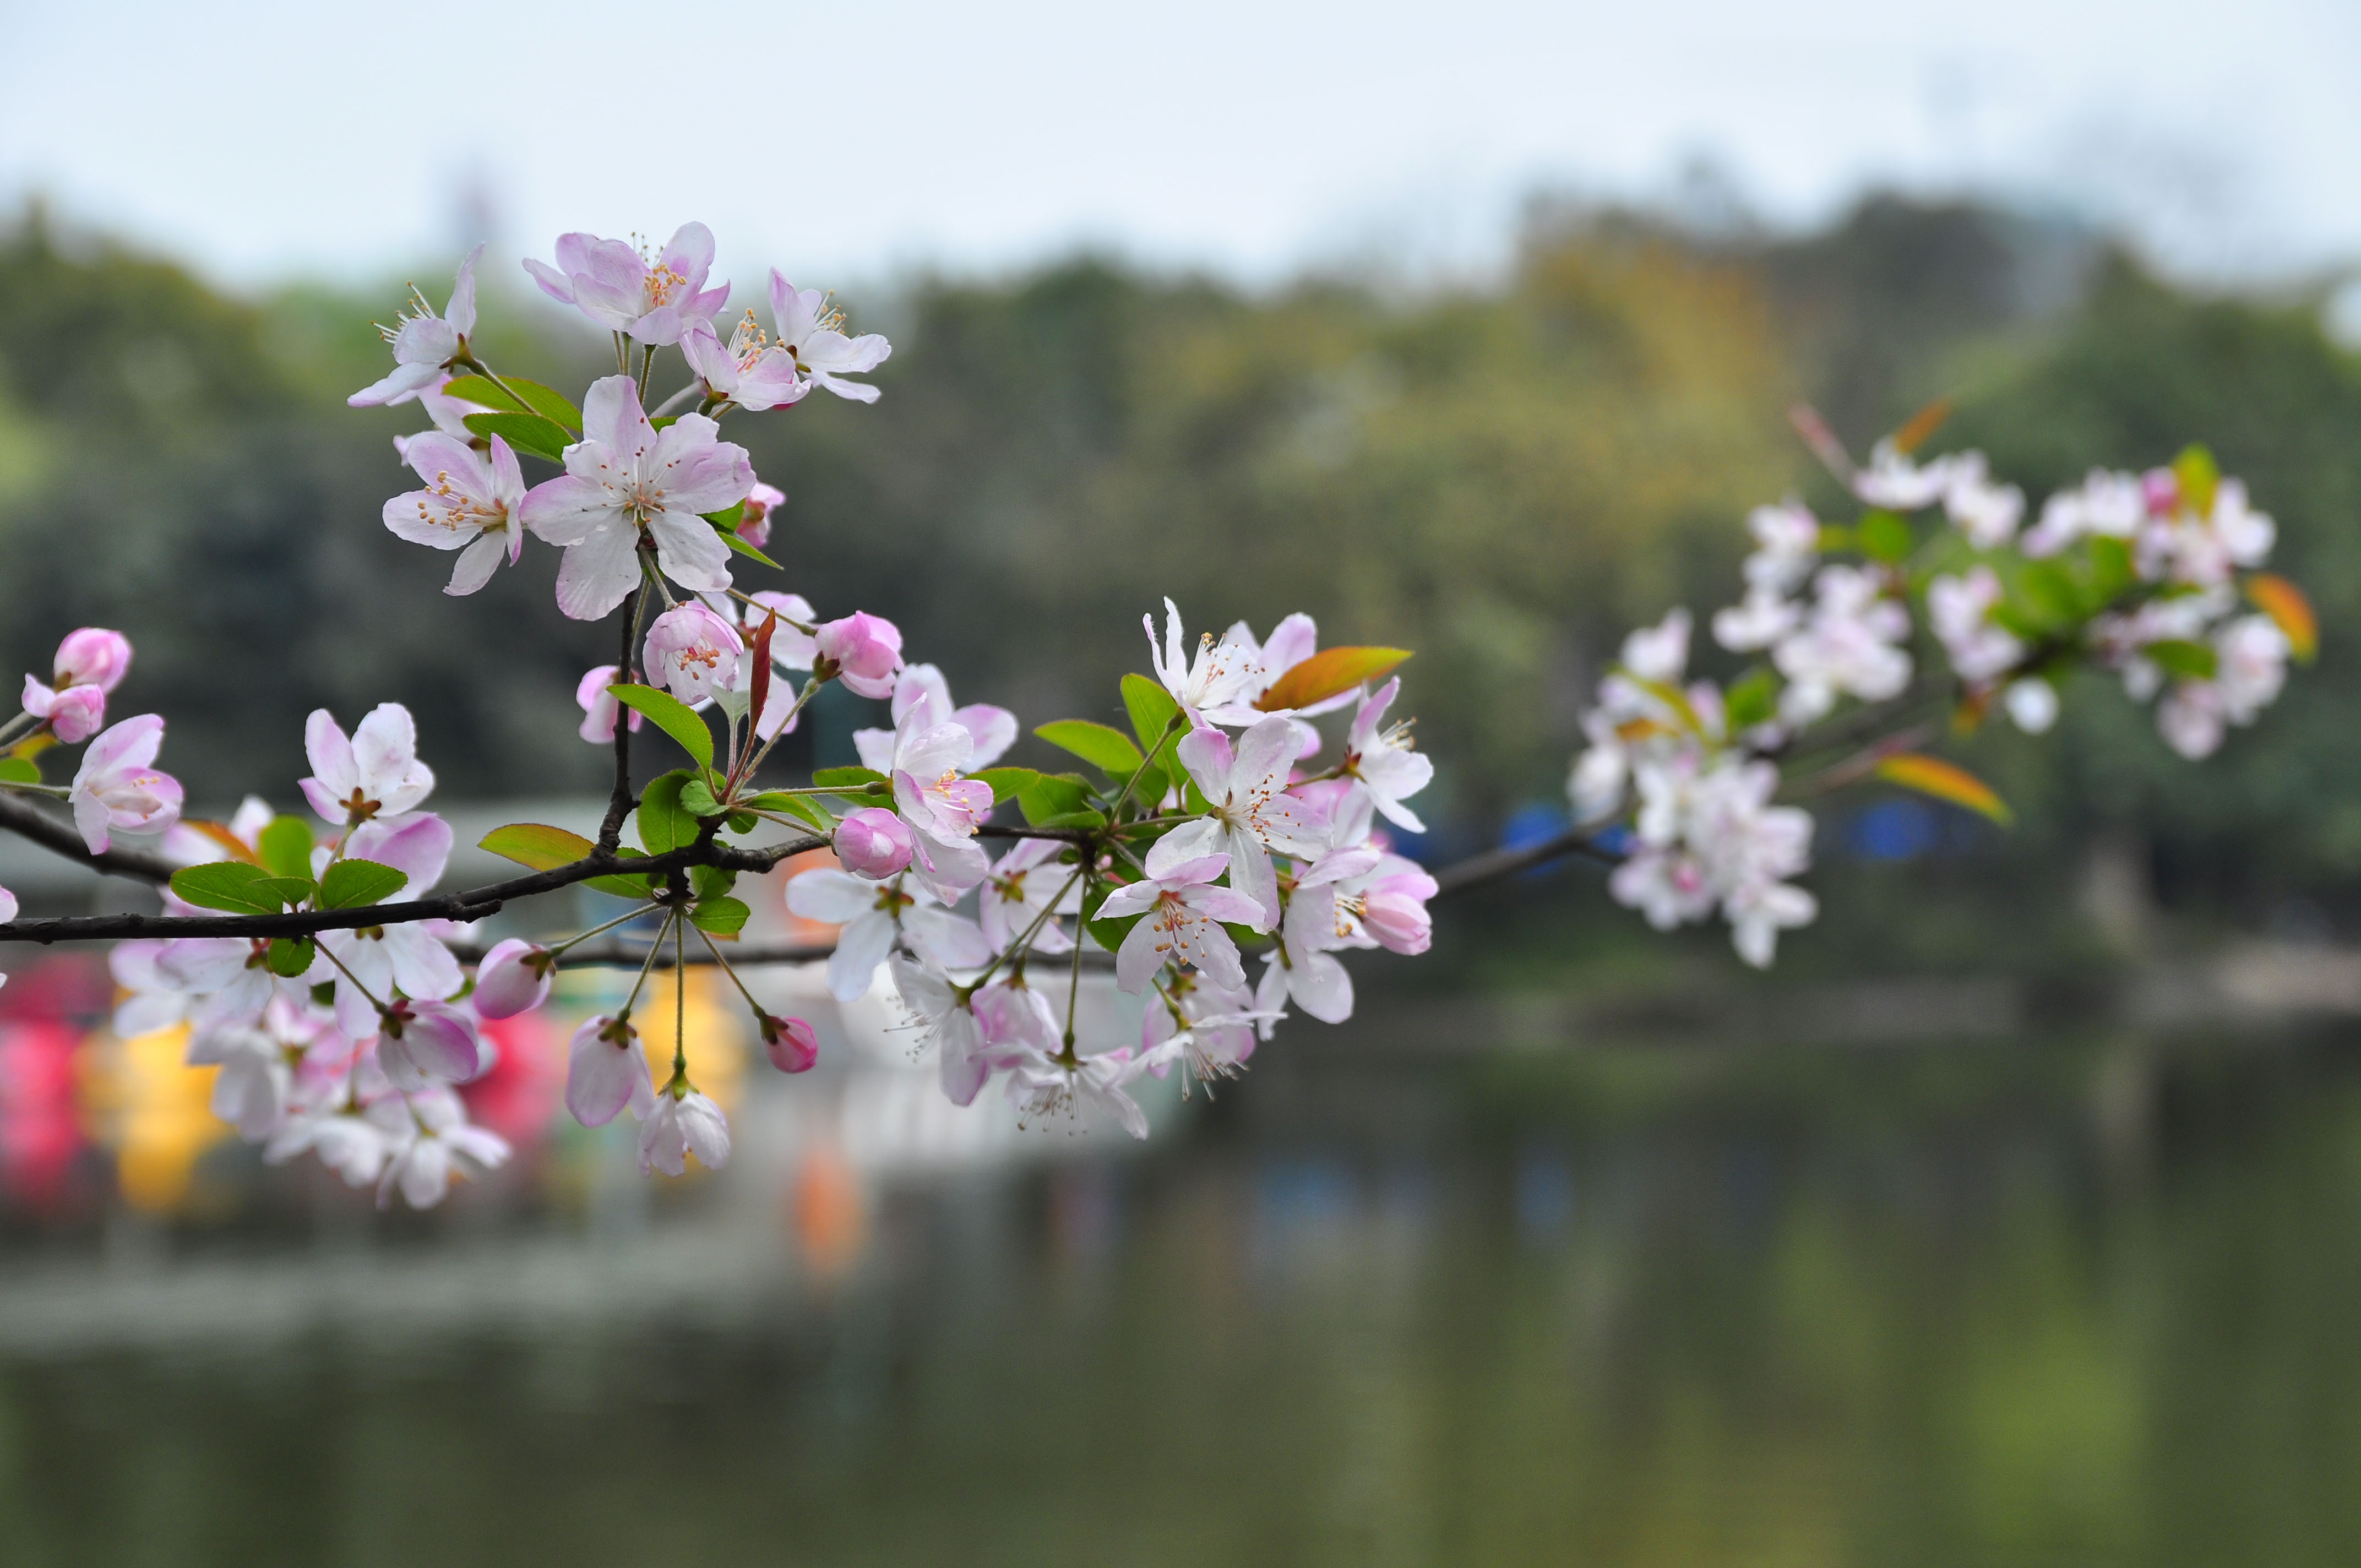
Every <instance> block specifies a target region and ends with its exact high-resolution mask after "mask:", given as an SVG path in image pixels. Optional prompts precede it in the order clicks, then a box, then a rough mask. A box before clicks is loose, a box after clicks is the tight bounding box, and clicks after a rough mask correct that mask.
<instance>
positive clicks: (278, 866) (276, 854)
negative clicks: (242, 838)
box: [254, 817, 312, 882]
mask: <svg viewBox="0 0 2361 1568" xmlns="http://www.w3.org/2000/svg"><path fill="white" fill-rule="evenodd" d="M254 848H255V852H256V853H257V854H258V855H259V856H260V857H261V859H262V863H263V864H264V865H266V866H268V867H269V868H270V872H271V874H272V875H274V876H285V877H302V879H303V880H304V881H306V882H309V881H310V880H311V879H312V825H311V824H310V823H308V822H306V821H304V820H303V819H302V817H272V818H271V819H270V825H269V827H267V828H264V829H263V830H262V833H261V835H260V837H258V839H256V840H255V845H254Z"/></svg>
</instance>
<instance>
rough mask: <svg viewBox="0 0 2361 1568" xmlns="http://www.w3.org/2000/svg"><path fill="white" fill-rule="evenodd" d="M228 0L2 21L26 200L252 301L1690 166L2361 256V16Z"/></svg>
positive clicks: (1333, 245) (990, 247) (1272, 225)
mask: <svg viewBox="0 0 2361 1568" xmlns="http://www.w3.org/2000/svg"><path fill="white" fill-rule="evenodd" d="M0 16H5V19H0V39H5V52H6V54H7V57H8V60H9V69H8V71H7V76H8V92H7V93H5V95H0V197H5V198H6V199H8V200H9V202H10V203H11V204H13V203H14V200H15V198H16V197H17V196H19V195H21V194H22V193H24V192H43V193H46V194H47V195H48V196H49V198H50V199H51V201H52V202H53V203H55V205H56V206H57V207H58V208H60V210H61V211H62V212H64V213H65V214H68V215H70V216H71V217H72V218H74V219H76V220H78V221H81V222H83V223H87V224H94V225H99V226H102V227H104V228H106V229H108V230H111V231H114V232H116V233H120V234H124V235H126V236H131V237H133V238H134V239H136V240H137V241H139V242H141V243H143V244H146V245H149V246H152V247H158V248H161V249H164V250H167V251H169V252H171V253H173V254H176V255H179V256H181V257H184V258H188V259H190V260H192V261H193V262H195V263H196V264H197V265H198V266H200V267H201V268H202V269H204V270H206V271H207V272H209V273H211V274H213V275H214V276H215V277H217V278H222V279H225V280H232V281H236V282H241V283H250V282H260V281H266V280H272V279H277V278H281V277H286V276H290V275H294V274H301V273H312V274H324V275H328V276H331V277H335V278H339V279H346V280H357V279H360V278H364V277H367V278H375V277H377V276H379V275H380V274H382V273H384V272H386V271H388V270H396V269H401V268H404V267H407V266H409V265H412V264H413V263H418V262H423V261H424V260H426V259H428V258H436V257H442V256H445V255H447V254H449V253H451V252H452V251H453V250H454V249H455V248H456V245H457V243H458V242H459V241H460V240H461V239H463V238H465V239H468V240H472V239H473V238H476V237H481V236H480V235H479V234H478V231H479V230H482V229H484V228H486V227H487V226H489V227H490V228H492V229H493V230H494V232H493V233H492V235H491V236H490V237H491V238H492V239H493V242H494V253H495V260H496V262H497V261H498V260H499V258H500V257H501V256H502V255H503V254H504V255H505V256H506V258H508V259H507V261H506V262H505V264H506V265H508V266H513V265H514V259H513V258H515V257H516V256H517V255H519V254H521V253H530V254H540V255H546V254H547V251H548V247H549V242H550V240H551V239H552V238H553V237H554V236H555V235H556V234H557V233H558V232H559V231H561V230H563V229H567V228H577V227H579V228H588V229H590V230H592V231H594V232H598V233H603V234H613V235H622V234H626V233H629V232H631V231H634V230H636V231H638V232H641V233H643V234H647V235H652V236H657V237H659V238H660V237H662V236H664V235H666V234H669V233H670V232H671V230H672V228H673V227H674V226H675V225H677V224H678V223H680V222H682V221H683V220H685V219H688V218H702V219H703V220H705V221H706V222H707V223H708V224H710V225H712V227H713V228H714V230H715V232H716V233H717V235H718V236H719V238H720V244H721V259H722V265H723V270H724V271H725V273H727V274H730V275H732V276H736V277H738V278H739V280H740V281H741V283H751V282H752V280H754V279H756V278H757V277H759V275H760V269H761V268H762V266H763V265H764V264H766V263H771V262H776V263H777V264H779V265H781V266H782V267H784V268H785V269H786V270H787V271H788V273H789V274H790V275H791V276H793V277H794V278H795V279H796V280H797V281H798V282H808V283H812V284H833V283H841V282H846V281H852V280H859V279H866V278H875V277H880V276H884V275H888V274H890V273H891V272H893V271H895V270H897V269H904V268H908V267H912V266H922V265H934V266H942V267H947V268H950V269H958V270H975V269H1001V268H1005V267H1008V266H1011V265H1016V264H1021V263H1023V262H1026V261H1028V260H1032V259H1035V258H1039V257H1042V256H1044V255H1047V254H1051V253H1054V252H1057V251H1059V250H1061V249H1066V248H1069V247H1072V246H1074V245H1076V244H1077V243H1082V242H1089V243H1094V244H1098V245H1103V246H1107V247H1114V248H1117V249H1119V250H1121V251H1123V252H1125V253H1127V254H1129V255H1132V256H1135V257H1137V258H1145V259H1148V260H1150V261H1154V262H1159V263H1165V264H1170V265H1202V266H1211V267H1213V268H1215V269H1220V270H1222V271H1224V272H1226V273H1229V274H1231V275H1233V276H1236V277H1240V278H1243V279H1246V280H1268V279H1270V278H1274V277H1278V276H1281V275H1283V274H1285V273H1286V272H1287V271H1289V270H1290V269H1294V268H1296V267H1299V266H1301V265H1303V264H1305V263H1306V262H1326V261H1333V260H1335V259H1337V258H1343V257H1359V258H1369V257H1378V258H1392V259H1396V260H1399V261H1400V263H1402V264H1403V265H1405V266H1407V267H1409V268H1411V269H1418V270H1423V269H1432V268H1433V267H1437V266H1449V267H1467V266H1480V265H1482V264H1483V263H1484V262H1485V260H1486V259H1487V258H1490V257H1494V256H1497V255H1498V254H1499V251H1500V247H1501V246H1502V244H1503V241H1504V239H1505V237H1506V236H1507V235H1508V234H1509V233H1510V230H1511V228H1512V225H1513V221H1514V216H1515V213H1516V211H1517V205H1518V203H1519V201H1520V199H1521V196H1522V195H1523V194H1524V193H1526V192H1530V191H1532V190H1533V189H1535V188H1537V187H1551V188H1559V189H1571V190H1575V191H1578V192H1587V193H1591V194H1598V195H1621V196H1631V195H1638V196H1662V195H1664V194H1665V193H1667V192H1671V191H1673V190H1674V189H1675V187H1676V186H1677V184H1678V182H1679V178H1680V174H1681V171H1682V170H1684V169H1685V168H1687V167H1690V166H1693V165H1695V164H1697V163H1699V162H1700V161H1702V162H1706V163H1709V164H1711V165H1714V166H1716V167H1718V168H1719V169H1720V170H1724V171H1726V172H1727V173H1728V174H1729V175H1730V177H1732V178H1733V179H1734V180H1735V181H1737V183H1738V186H1739V187H1740V189H1741V190H1742V191H1744V192H1747V194H1748V196H1749V198H1750V200H1751V201H1752V203H1754V205H1755V206H1756V207H1757V208H1758V209H1760V210H1761V211H1762V212H1763V213H1764V214H1767V215H1768V216H1770V217H1772V218H1773V219H1774V220H1776V221H1780V222H1786V223H1800V222H1807V221H1810V220H1811V219H1813V218H1815V217H1817V216H1819V215H1822V214H1826V213H1828V211H1830V210H1831V209H1832V208H1834V207H1836V206H1838V205H1839V204H1840V203H1842V202H1843V201H1844V200H1846V199H1847V198H1848V197H1849V196H1850V194H1851V193H1853V192H1856V191H1858V190H1859V189H1860V188H1861V186H1862V185H1863V184H1864V183H1867V182H1898V183H1901V184H1904V185H1906V186H1908V187H1911V188H1913V189H1917V190H1923V191H1957V190H1960V189H1974V190H1984V191H1992V190H2000V191H2006V192H2012V193H2014V194H2016V195H2018V196H2020V197H2022V198H2024V199H2026V200H2031V201H2035V202H2040V203H2054V204H2058V205H2060V206H2066V207H2072V208H2077V209H2080V210H2082V211H2086V212H2089V213H2092V214H2095V215H2098V216H2100V217H2102V218H2103V219H2106V220H2109V221H2113V222H2116V223H2118V224H2122V225H2129V226H2130V227H2131V228H2132V229H2134V230H2135V231H2136V233H2138V234H2139V235H2140V236H2142V237H2143V239H2144V241H2145V242H2146V243H2147V245H2148V247H2150V249H2151V250H2152V251H2153V252H2155V253H2157V254H2158V255H2159V256H2161V257H2162V258H2164V259H2165V260H2167V261H2168V262H2169V264H2171V265H2173V266H2174V267H2175V268H2177V269H2180V270H2181V271H2183V272H2187V273H2194V274H2199V275H2210V276H2215V277H2221V276H2255V275H2258V274H2259V275H2277V274H2284V273H2287V272H2290V271H2294V270H2297V269H2307V268H2314V267H2319V266H2323V265H2325V264H2328V263H2331V262H2334V261H2338V260H2342V259H2345V258H2361V5H2354V4H2352V3H2351V0H2342V3H2340V0H2242V3H2241V4H2239V5H2235V6H2231V5H2217V6H2204V5H2196V4H2190V3H2186V0H2149V3H2147V4H2144V5H2132V4H2087V5H2076V4H2073V3H2071V0H1972V3H1962V0H1913V3H1911V4H1906V5H1905V4H1895V3H1894V0H1788V3H1787V4H1784V5H1765V4H1763V3H1762V0H1707V3H1703V4H1696V5H1630V4H1624V5H1614V6H1611V7H1610V6H1598V5H1565V4H1560V5H1542V4H1532V3H1520V0H1457V3H1455V4H1453V5H1394V4H1383V3H1372V0H1361V3H1359V4H1353V5H1331V4H1294V5H1290V4H1287V3H1285V0H1263V3H1260V4H1238V3H1235V0H1197V3H1195V4H1192V5H1187V6H1170V7H1149V6H1142V5H1109V4H1106V3H1105V0H1095V3H1093V4H1071V5H1069V4H1036V5H1025V4H1014V5H1011V4H1003V5H949V4H935V3H917V0H913V3H907V4H873V5H837V6H829V7H819V6H807V5H752V4H736V3H732V0H716V3H711V4H702V5H662V4H651V3H649V0H631V3H621V0H615V3H609V0H575V3H572V4H566V5H503V4H497V3H481V4H476V5H441V4H434V3H431V0H410V3H406V4H404V5H401V6H400V7H399V8H392V7H388V8H384V9H378V8H376V7H373V6H371V5H367V4H345V5H335V4H319V3H316V0H315V3H313V4H310V5H282V4H275V3H271V0H258V3H257V4H253V5H247V6H244V7H241V8H239V9H238V10H237V11H236V13H235V20H234V21H232V20H230V19H228V18H229V17H230V16H232V13H230V12H226V11H225V10H223V9H221V8H219V7H214V6H204V5H190V4H188V3H187V0H177V3H175V4H171V5H150V4H146V3H144V0H133V3H128V4H117V5H79V6H75V5H43V6H38V7H37V6H34V5H29V4H28V3H27V0H15V3H12V4H8V5H5V11H0Z"/></svg>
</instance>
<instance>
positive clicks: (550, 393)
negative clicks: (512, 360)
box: [501, 376, 582, 435]
mask: <svg viewBox="0 0 2361 1568" xmlns="http://www.w3.org/2000/svg"><path fill="white" fill-rule="evenodd" d="M501 379H503V380H505V381H507V382H508V384H509V385H510V386H511V387H513V388H514V389H516V391H517V394H518V395H519V396H520V397H522V398H523V399H524V400H525V401H526V402H529V403H531V404H532V405H533V412H535V413H537V414H539V415H541V417H542V418H544V419H545V420H549V421H551V422H555V423H556V424H559V425H563V426H564V427H565V428H566V429H567V430H569V431H572V432H573V433H575V434H577V435H579V434H581V433H582V411H581V410H580V409H577V408H576V407H575V406H574V401H573V400H572V399H570V398H568V397H567V396H566V394H565V393H563V392H561V391H559V390H558V389H556V388H555V387H544V386H543V385H542V384H541V383H540V382H538V381H528V380H526V379H525V378H523V377H522V376H506V377H502V378H501Z"/></svg>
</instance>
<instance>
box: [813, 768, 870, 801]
mask: <svg viewBox="0 0 2361 1568" xmlns="http://www.w3.org/2000/svg"><path fill="white" fill-rule="evenodd" d="M885 782H886V781H885V775H884V773H879V772H878V771H877V770H876V769H874V768H821V769H819V770H818V772H816V773H813V774H812V786H813V787H814V788H815V789H840V790H842V791H844V792H845V793H846V794H847V795H859V794H861V793H862V790H863V787H864V786H865V785H868V784H884V783H885Z"/></svg>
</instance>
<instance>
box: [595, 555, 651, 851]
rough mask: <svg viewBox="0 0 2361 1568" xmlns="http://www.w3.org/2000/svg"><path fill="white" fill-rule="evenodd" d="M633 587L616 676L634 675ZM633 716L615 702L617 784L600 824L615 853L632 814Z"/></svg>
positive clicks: (636, 609)
mask: <svg viewBox="0 0 2361 1568" xmlns="http://www.w3.org/2000/svg"><path fill="white" fill-rule="evenodd" d="M642 591H644V590H642V589H640V588H633V589H632V590H631V592H630V593H628V594H625V595H624V596H623V646H622V650H621V651H620V652H618V653H617V654H616V655H615V679H616V680H617V681H628V680H630V679H631V633H632V632H634V631H636V630H639V624H640V595H641V593H642ZM631 802H632V795H631V714H630V713H629V712H628V711H627V710H626V709H625V708H624V707H623V705H622V704H620V703H617V704H616V705H615V788H614V792H613V793H612V794H611V795H609V796H608V799H607V819H606V820H605V821H604V822H601V823H600V824H599V825H598V848H600V849H601V850H606V851H607V852H608V853H609V854H612V853H613V852H614V850H615V846H616V845H618V844H620V843H621V842H622V841H623V818H624V817H629V816H630V815H631Z"/></svg>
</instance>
